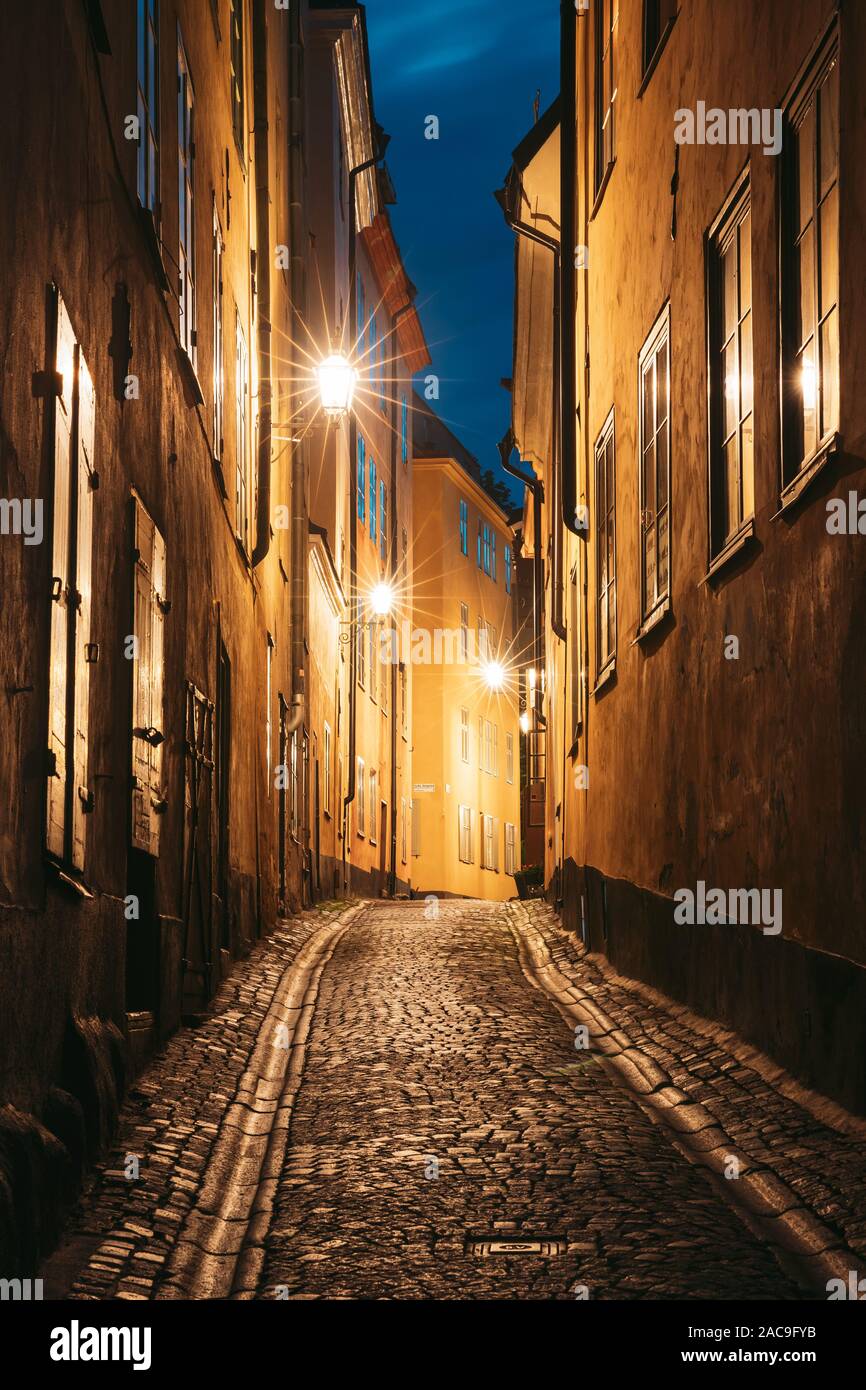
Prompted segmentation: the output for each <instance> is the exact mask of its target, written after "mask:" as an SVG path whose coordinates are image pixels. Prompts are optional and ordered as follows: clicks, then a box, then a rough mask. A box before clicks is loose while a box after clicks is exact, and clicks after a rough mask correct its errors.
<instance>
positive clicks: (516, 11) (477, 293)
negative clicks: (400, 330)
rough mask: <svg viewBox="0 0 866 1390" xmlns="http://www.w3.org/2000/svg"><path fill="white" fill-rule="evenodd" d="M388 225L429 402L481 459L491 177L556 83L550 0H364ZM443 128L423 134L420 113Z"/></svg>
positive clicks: (491, 259)
mask: <svg viewBox="0 0 866 1390" xmlns="http://www.w3.org/2000/svg"><path fill="white" fill-rule="evenodd" d="M367 29H368V34H369V41H370V62H371V67H372V73H373V97H374V102H375V107H376V116H377V119H378V120H379V122H380V123H381V124H382V125H383V126H384V128H385V129H386V130H387V131H388V133H389V134H390V136H391V144H390V145H389V147H388V154H387V162H388V167H389V169H390V171H391V175H392V177H393V179H394V183H395V185H396V189H397V199H398V202H397V206H396V207H394V208H392V209H391V215H392V219H393V223H394V229H395V232H396V234H397V239H398V241H399V243H400V249H401V251H402V253H403V258H404V260H405V263H406V269H407V271H408V273H409V276H410V278H411V279H412V280H413V281H414V282H415V284H416V285H417V287H418V305H419V309H420V313H421V319H422V322H423V325H424V331H425V333H426V335H427V341H428V343H429V344H430V349H431V355H432V358H433V365H432V367H431V368H430V369H429V370H431V371H434V372H436V373H437V374H438V375H439V377H440V378H441V385H440V397H439V401H438V402H435V401H434V402H432V404H433V406H434V408H435V409H436V410H437V411H438V412H439V414H440V415H441V416H442V417H443V419H445V421H446V422H447V424H448V425H449V427H450V428H451V429H453V430H454V432H455V434H457V435H458V436H459V438H460V439H461V440H462V441H463V443H464V444H465V445H466V447H467V449H469V450H470V452H471V453H473V454H475V455H476V457H477V458H478V460H479V462H480V463H481V465H482V467H485V468H487V467H492V468H494V469H495V471H496V472H497V473H498V471H499V470H498V461H499V455H498V454H497V452H496V443H497V441H498V440H499V439H500V438H501V437H502V434H503V432H504V430H505V429H506V427H507V425H508V421H509V418H510V409H511V406H510V399H509V396H508V393H507V392H506V391H504V390H503V389H502V387H501V386H500V385H499V381H500V378H501V377H504V376H510V375H511V331H512V329H511V311H512V300H513V290H514V237H513V234H512V233H511V232H510V231H509V230H508V228H507V227H506V225H505V222H504V221H503V218H502V213H501V212H500V210H499V208H498V206H497V205H496V203H495V202H494V200H493V196H492V194H493V190H494V189H496V188H500V187H501V186H502V182H503V178H504V176H505V174H506V172H507V170H508V166H509V164H510V162H511V151H512V149H513V148H514V147H515V145H517V144H518V143H519V141H520V140H521V139H522V138H523V136H524V135H525V134H526V132H527V130H529V128H530V126H531V125H532V121H533V111H532V103H533V99H534V97H535V93H536V90H537V89H538V88H539V87H540V88H541V108H540V109H541V111H542V112H543V111H544V110H545V109H546V108H547V107H548V106H549V105H550V103H551V101H553V100H554V98H555V96H556V94H557V92H558V90H559V5H558V4H557V0H532V3H531V4H530V5H529V6H527V4H526V0H367ZM429 115H434V116H438V117H439V139H438V140H426V139H425V138H424V120H425V117H426V116H429Z"/></svg>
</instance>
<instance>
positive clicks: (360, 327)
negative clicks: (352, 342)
mask: <svg viewBox="0 0 866 1390" xmlns="http://www.w3.org/2000/svg"><path fill="white" fill-rule="evenodd" d="M355 298H356V306H355V307H356V313H357V334H358V343H357V348H356V352H357V356H358V359H359V360H360V359H361V357H363V355H364V348H365V345H366V341H367V317H366V316H367V306H366V304H365V302H364V301H365V296H364V281H363V280H362V279H361V275H360V272H359V273H358V275H357V277H356V279H355Z"/></svg>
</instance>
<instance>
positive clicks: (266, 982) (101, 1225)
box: [42, 904, 344, 1299]
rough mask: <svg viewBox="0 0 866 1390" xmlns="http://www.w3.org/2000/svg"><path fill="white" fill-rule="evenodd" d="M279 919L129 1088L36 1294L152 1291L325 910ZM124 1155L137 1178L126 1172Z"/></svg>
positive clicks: (327, 915) (329, 909)
mask: <svg viewBox="0 0 866 1390" xmlns="http://www.w3.org/2000/svg"><path fill="white" fill-rule="evenodd" d="M343 906H344V904H327V905H325V906H324V907H320V908H318V909H316V910H313V911H309V912H305V913H303V914H302V915H301V916H300V917H298V918H295V919H293V920H292V921H287V922H283V923H282V924H281V925H280V926H279V927H278V929H277V930H276V931H275V932H274V933H273V934H272V935H271V936H270V937H268V938H267V939H266V940H264V941H261V942H259V943H258V944H257V945H256V947H255V948H254V949H253V951H252V953H251V954H250V956H249V957H248V958H247V959H246V960H245V961H243V962H241V963H240V964H238V965H237V966H236V968H235V970H234V971H233V973H232V974H231V976H230V977H229V978H228V979H226V980H225V981H223V983H222V985H221V986H220V987H219V989H218V991H217V993H216V996H215V998H214V1000H213V1003H212V1014H211V1017H209V1018H208V1020H207V1022H205V1023H204V1024H202V1025H201V1026H200V1027H198V1028H182V1029H181V1030H180V1032H178V1033H176V1034H175V1035H174V1037H173V1038H172V1039H171V1040H170V1041H169V1043H168V1045H167V1047H166V1048H165V1050H164V1051H163V1052H162V1054H161V1055H160V1056H158V1057H157V1058H155V1059H154V1061H153V1062H151V1064H150V1065H149V1066H148V1067H147V1069H146V1070H145V1071H144V1072H143V1073H142V1075H141V1076H139V1077H138V1078H137V1079H136V1081H135V1083H134V1084H133V1086H132V1087H131V1088H130V1090H129V1091H128V1092H127V1096H126V1101H125V1104H124V1106H123V1110H122V1114H121V1119H120V1125H119V1127H118V1131H117V1135H116V1138H115V1142H114V1143H113V1145H112V1147H111V1149H110V1151H109V1153H108V1154H107V1155H106V1157H105V1159H104V1161H103V1162H102V1163H100V1164H99V1165H98V1166H97V1168H96V1170H95V1172H94V1174H93V1176H92V1178H91V1181H90V1182H89V1183H88V1185H87V1188H86V1190H85V1192H84V1194H83V1195H82V1197H81V1199H80V1200H79V1202H78V1203H77V1205H76V1207H75V1209H74V1210H73V1212H72V1214H71V1217H70V1220H69V1222H68V1224H67V1230H66V1235H65V1239H64V1241H63V1242H62V1244H61V1246H60V1248H59V1250H58V1251H57V1252H56V1254H55V1255H54V1256H53V1257H52V1258H51V1259H50V1260H49V1261H48V1262H47V1265H46V1267H45V1268H44V1269H43V1271H42V1273H43V1276H44V1278H45V1281H46V1285H45V1296H46V1298H58V1297H67V1296H68V1297H71V1298H96V1299H102V1298H126V1299H146V1298H151V1297H152V1296H153V1294H154V1292H155V1290H156V1289H157V1288H158V1286H159V1282H160V1275H161V1273H162V1270H163V1267H164V1265H165V1263H166V1260H167V1258H168V1255H169V1253H170V1252H171V1250H172V1249H173V1247H174V1244H175V1241H176V1239H177V1234H178V1230H179V1228H180V1227H181V1225H182V1222H183V1220H184V1217H185V1216H186V1214H187V1212H188V1210H189V1208H190V1207H191V1206H192V1205H193V1200H194V1197H195V1194H196V1193H197V1192H198V1190H199V1187H200V1184H201V1179H202V1175H203V1172H204V1169H205V1166H206V1164H207V1161H208V1157H209V1154H210V1152H211V1149H212V1147H213V1143H214V1139H215V1138H216V1136H217V1134H218V1133H219V1131H220V1126H221V1123H222V1120H223V1117H224V1116H225V1113H226V1111H227V1109H228V1107H229V1104H230V1101H231V1098H232V1096H233V1095H234V1092H235V1089H236V1087H237V1084H238V1080H239V1078H240V1076H241V1075H242V1073H243V1070H244V1067H245V1066H246V1064H247V1061H248V1059H249V1057H250V1054H251V1053H252V1050H253V1047H254V1045H255V1042H256V1039H257V1037H258V1034H259V1030H260V1029H261V1027H262V1024H263V1022H264V1019H265V1015H266V1014H267V1011H268V1008H269V1006H270V1004H271V1001H272V999H273V997H274V993H275V991H276V989H277V987H278V985H279V982H280V979H281V977H282V975H283V972H284V970H285V969H286V967H287V965H288V964H289V963H290V962H291V961H292V960H293V959H294V957H295V956H296V954H297V952H298V951H299V950H300V948H301V946H303V944H304V942H305V941H307V940H308V939H309V937H310V936H312V934H313V933H314V932H315V931H316V929H317V928H318V927H319V926H321V924H322V922H323V921H328V920H332V919H333V915H334V909H335V908H337V907H343ZM129 1156H132V1157H133V1158H135V1159H137V1160H138V1168H139V1177H138V1179H133V1180H130V1179H129V1178H128V1177H127V1176H126V1169H127V1163H128V1158H129Z"/></svg>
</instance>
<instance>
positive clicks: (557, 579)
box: [493, 165, 574, 642]
mask: <svg viewBox="0 0 866 1390" xmlns="http://www.w3.org/2000/svg"><path fill="white" fill-rule="evenodd" d="M515 185H516V187H517V188H518V189H519V191H520V194H521V195H522V193H523V186H522V183H521V181H520V175H519V174H518V172H517V170H516V169H515V168H514V166H513V165H512V169H511V172H510V174H509V177H508V179H507V181H506V184H505V187H504V188H502V189H500V190H499V191H498V192H497V193H494V195H493V196H494V197H495V199H496V201H497V202H498V204H499V206H500V208H501V209H502V212H503V215H504V217H505V221H506V223H507V225H508V226H509V227H510V228H511V230H512V231H513V232H515V233H516V234H517V235H518V236H523V237H526V239H527V241H533V242H535V243H536V245H538V246H544V247H545V248H546V249H547V250H548V251H551V252H552V253H553V369H552V372H551V376H552V378H553V381H552V387H553V400H552V415H551V435H552V452H553V459H552V465H553V466H552V469H551V474H552V483H553V489H552V491H553V499H552V503H553V505H552V511H553V525H552V526H551V534H552V538H553V560H554V563H553V585H552V589H553V603H552V604H551V612H550V626H551V628H552V629H553V632H554V633H555V635H556V636H557V637H558V638H559V639H560V641H562V642H564V641H565V640H566V630H565V623H564V621H563V612H562V608H563V581H562V539H561V535H560V532H559V527H558V526H557V525H556V514H557V510H558V509H557V506H556V501H557V494H558V493H559V492H560V491H561V487H560V481H559V473H560V469H559V468H558V467H557V456H560V457H561V451H560V447H559V445H560V434H561V430H560V393H561V382H560V374H561V373H560V361H561V343H562V323H561V314H560V295H561V291H562V261H563V257H562V253H561V246H560V243H559V242H558V241H557V240H556V239H555V238H554V237H550V236H547V235H546V234H545V233H544V232H539V231H538V230H537V228H535V227H533V226H530V224H529V223H528V222H522V221H521V220H520V218H519V217H518V216H517V215H516V213H514V212H513V211H512V201H513V190H514V188H515ZM566 259H567V258H566ZM512 438H513V436H512ZM503 442H504V441H503ZM499 447H500V454H501V453H502V444H500V446H499ZM503 467H505V471H506V472H507V473H510V472H511V469H510V468H509V467H506V465H505V464H504V463H503ZM536 500H537V499H536ZM562 500H563V505H564V496H563V499H562ZM573 518H574V510H573V509H572V521H573Z"/></svg>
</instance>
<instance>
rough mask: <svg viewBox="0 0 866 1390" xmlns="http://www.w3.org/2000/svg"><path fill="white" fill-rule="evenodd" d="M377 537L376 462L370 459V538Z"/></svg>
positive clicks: (372, 539)
mask: <svg viewBox="0 0 866 1390" xmlns="http://www.w3.org/2000/svg"><path fill="white" fill-rule="evenodd" d="M375 539H376V463H375V460H374V459H373V458H371V459H370V540H371V541H374V540H375Z"/></svg>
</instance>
